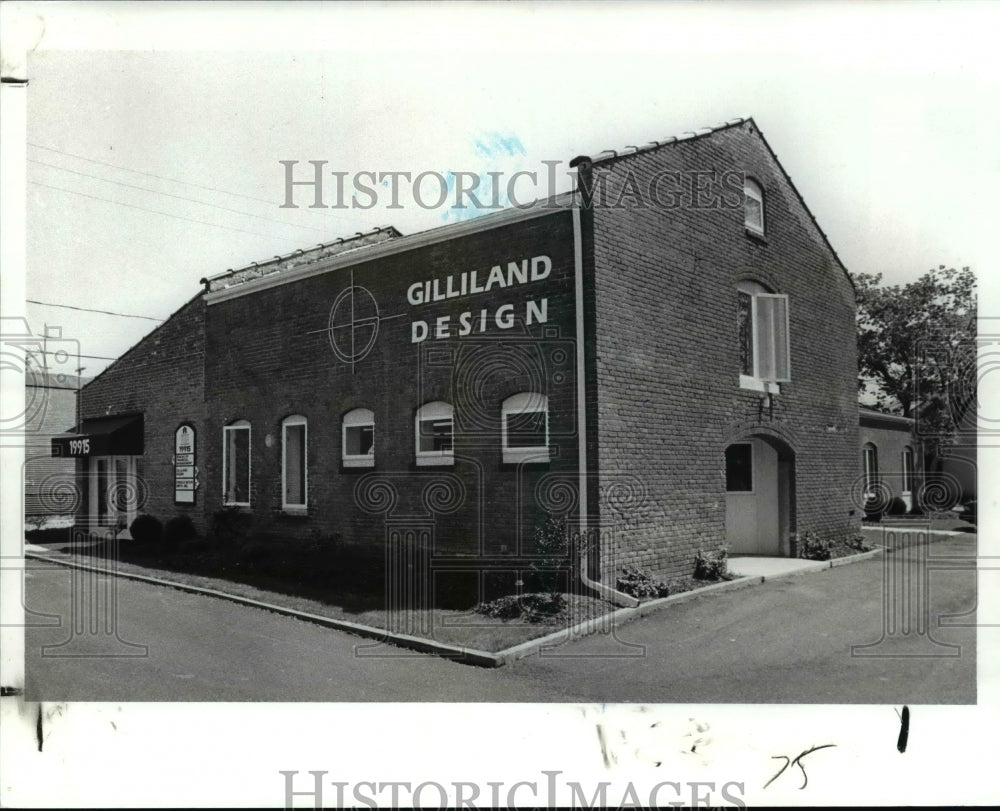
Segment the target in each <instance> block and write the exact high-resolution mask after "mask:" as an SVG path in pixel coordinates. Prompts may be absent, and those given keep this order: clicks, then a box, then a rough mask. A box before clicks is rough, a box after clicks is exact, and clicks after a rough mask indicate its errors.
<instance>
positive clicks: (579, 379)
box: [570, 158, 639, 608]
mask: <svg viewBox="0 0 1000 811" xmlns="http://www.w3.org/2000/svg"><path fill="white" fill-rule="evenodd" d="M578 164H581V165H580V168H579V169H577V183H578V187H580V186H582V184H583V183H584V182H585V181H584V179H583V175H582V173H584V172H589V170H590V166H591V163H590V159H589V158H575V159H574V160H573V161H572V162H571V163H570V166H577V165H578ZM584 192H585V190H584V189H583V188H578V193H577V194H575V195H574V196H573V207H572V211H573V262H574V271H575V272H574V276H575V293H576V306H575V310H576V424H577V457H578V465H579V479H578V482H577V487H578V488H579V494H580V495H579V502H578V503H579V505H580V536H581V537H582V538H586V537H587V516H588V513H589V507H588V503H587V376H586V341H585V335H586V333H585V332H584V322H583V225H582V222H581V216H580V206H581V204H582V203H583V202H584V201H586V204H587V205H590V200H589V197H588V196H587V195H586V194H585V193H584ZM587 546H588V547H589V544H588V545H587ZM588 557H589V551H584V553H583V554H582V555H581V556H580V581H581V582H582V583H583V585H584V586H586V587H587V588H588V589H590V590H591V591H592V592H593V593H594V594H596V595H597V596H598V597H601V598H603V599H605V600H607V601H609V602H611V603H614V604H615V605H617V606H624V607H627V608H634V607H635V606H637V605H639V600H637V599H636V598H635V597H633V596H632V595H631V594H626V593H625V592H623V591H618V590H617V589H613V588H611V586H609V585H607V584H606V583H601V582H600V581H598V580H591V579H590V577H588V575H587V561H588Z"/></svg>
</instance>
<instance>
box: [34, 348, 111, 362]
mask: <svg viewBox="0 0 1000 811" xmlns="http://www.w3.org/2000/svg"><path fill="white" fill-rule="evenodd" d="M59 352H65V350H63V349H60V350H52V351H50V350H48V349H45V350H41V349H31V350H28V352H27V354H29V355H58V354H59ZM66 354H67V355H70V356H71V357H74V358H88V359H89V360H118V358H109V357H107V356H106V355H78V354H77V353H76V352H66Z"/></svg>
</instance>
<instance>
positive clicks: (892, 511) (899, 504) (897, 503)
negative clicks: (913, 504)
mask: <svg viewBox="0 0 1000 811" xmlns="http://www.w3.org/2000/svg"><path fill="white" fill-rule="evenodd" d="M886 512H887V513H888V514H889V515H906V502H905V501H903V499H901V498H900V497H899V496H894V497H893V499H892V501H891V502H890V503H889V509H888V510H886Z"/></svg>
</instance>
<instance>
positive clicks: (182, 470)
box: [174, 424, 198, 504]
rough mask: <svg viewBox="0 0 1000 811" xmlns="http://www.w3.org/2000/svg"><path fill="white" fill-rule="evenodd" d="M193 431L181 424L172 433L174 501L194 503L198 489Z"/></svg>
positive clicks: (188, 426)
mask: <svg viewBox="0 0 1000 811" xmlns="http://www.w3.org/2000/svg"><path fill="white" fill-rule="evenodd" d="M195 453H196V449H195V431H194V428H193V427H192V426H190V425H186V424H185V425H182V426H180V428H178V429H177V432H176V433H175V434H174V503H175V504H194V494H195V490H197V489H198V468H197V467H195V461H196V459H195Z"/></svg>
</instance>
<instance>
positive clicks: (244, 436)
mask: <svg viewBox="0 0 1000 811" xmlns="http://www.w3.org/2000/svg"><path fill="white" fill-rule="evenodd" d="M223 434H224V440H225V441H224V442H223V457H222V479H223V499H224V502H225V503H226V504H227V505H232V506H238V507H249V506H250V426H249V425H239V426H231V425H227V426H226V427H225V428H224V429H223Z"/></svg>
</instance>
